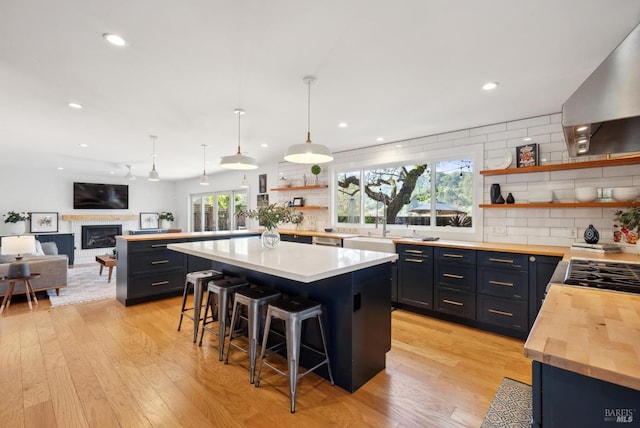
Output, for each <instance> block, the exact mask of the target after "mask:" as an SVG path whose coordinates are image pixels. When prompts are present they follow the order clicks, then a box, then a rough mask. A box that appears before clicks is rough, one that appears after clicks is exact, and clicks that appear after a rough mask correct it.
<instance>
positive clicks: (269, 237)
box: [260, 227, 280, 249]
mask: <svg viewBox="0 0 640 428" xmlns="http://www.w3.org/2000/svg"><path fill="white" fill-rule="evenodd" d="M260 238H261V240H262V246H263V247H264V248H267V249H272V248H278V247H279V246H280V233H278V229H277V228H275V227H274V228H273V229H266V230H265V231H264V232H262V235H260Z"/></svg>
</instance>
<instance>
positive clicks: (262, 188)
mask: <svg viewBox="0 0 640 428" xmlns="http://www.w3.org/2000/svg"><path fill="white" fill-rule="evenodd" d="M258 193H267V174H260V175H259V176H258Z"/></svg>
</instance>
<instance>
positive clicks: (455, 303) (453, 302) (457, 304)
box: [442, 299, 464, 306]
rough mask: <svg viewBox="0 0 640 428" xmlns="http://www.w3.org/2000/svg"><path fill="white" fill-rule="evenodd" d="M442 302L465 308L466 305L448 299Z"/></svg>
mask: <svg viewBox="0 0 640 428" xmlns="http://www.w3.org/2000/svg"><path fill="white" fill-rule="evenodd" d="M442 302H443V303H448V304H450V305H456V306H464V303H462V302H456V301H455V300H447V299H444V300H443V301H442Z"/></svg>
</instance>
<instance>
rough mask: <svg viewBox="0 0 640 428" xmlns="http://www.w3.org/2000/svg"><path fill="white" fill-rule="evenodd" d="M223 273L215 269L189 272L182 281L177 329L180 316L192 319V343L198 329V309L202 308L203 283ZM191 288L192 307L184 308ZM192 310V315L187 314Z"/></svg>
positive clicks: (195, 338)
mask: <svg viewBox="0 0 640 428" xmlns="http://www.w3.org/2000/svg"><path fill="white" fill-rule="evenodd" d="M223 276H224V275H222V273H220V272H218V271H216V270H202V271H198V272H189V273H188V274H187V279H186V280H185V281H184V291H183V292H182V308H181V309H180V322H179V323H178V331H180V327H181V326H182V318H183V317H187V318H191V319H192V320H193V343H196V340H197V339H198V329H199V328H200V321H202V320H203V319H202V318H200V309H201V308H202V295H203V294H204V284H206V283H207V282H208V281H210V280H212V279H218V278H222V277H223ZM192 288H193V307H192V308H185V306H186V305H187V296H188V295H189V291H190V290H191V289H192ZM189 311H193V315H191V314H189V313H188V312H189Z"/></svg>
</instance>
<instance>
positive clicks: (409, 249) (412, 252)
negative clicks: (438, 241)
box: [396, 244, 433, 260]
mask: <svg viewBox="0 0 640 428" xmlns="http://www.w3.org/2000/svg"><path fill="white" fill-rule="evenodd" d="M396 251H397V253H398V254H399V255H400V257H401V258H402V257H404V258H412V257H414V258H415V257H418V258H425V259H430V260H432V259H433V247H427V246H422V245H406V244H398V245H396Z"/></svg>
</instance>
